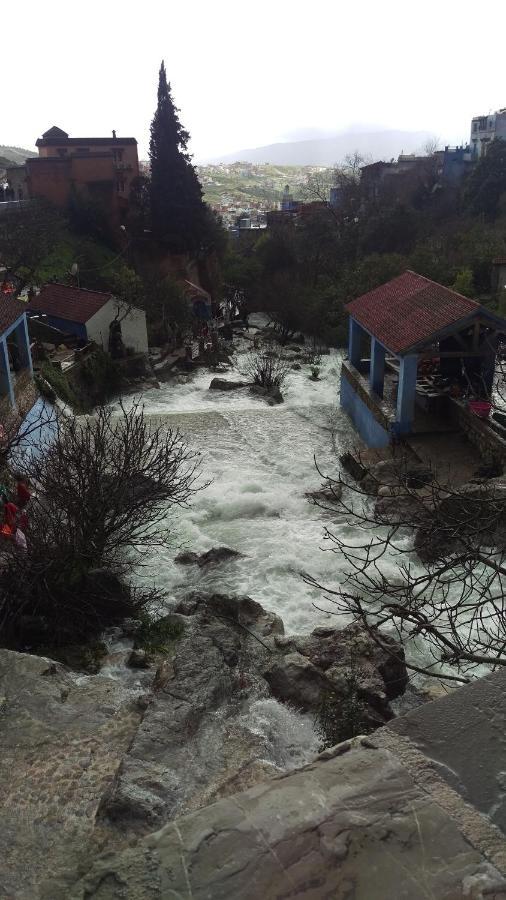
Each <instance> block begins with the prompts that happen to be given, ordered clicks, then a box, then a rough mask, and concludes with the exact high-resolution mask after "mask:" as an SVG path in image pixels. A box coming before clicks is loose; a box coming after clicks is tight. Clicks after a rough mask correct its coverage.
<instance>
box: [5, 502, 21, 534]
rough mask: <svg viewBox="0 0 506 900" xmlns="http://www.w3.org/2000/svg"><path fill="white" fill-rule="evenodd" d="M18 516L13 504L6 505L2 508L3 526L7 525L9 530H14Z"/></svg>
mask: <svg viewBox="0 0 506 900" xmlns="http://www.w3.org/2000/svg"><path fill="white" fill-rule="evenodd" d="M17 514H18V508H17V506H16V504H15V503H11V502H9V503H6V504H5V506H4V524H5V525H8V526H9V528H14V526H15V524H16V517H17Z"/></svg>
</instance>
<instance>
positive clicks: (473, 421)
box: [453, 401, 506, 464]
mask: <svg viewBox="0 0 506 900" xmlns="http://www.w3.org/2000/svg"><path fill="white" fill-rule="evenodd" d="M453 409H454V415H455V419H456V421H457V424H458V426H459V428H461V429H462V431H463V433H464V434H465V436H466V438H467V439H468V441H470V442H471V444H473V446H474V447H476V449H477V450H478V452H479V453H480V454H481V456H482V458H483V461H484V463H491V462H493V461H498V462H502V463H503V464H506V441H505V440H504V439H503V438H502V437H501V436H500V435H499V434H498V433H497V432H496V431H494V430H493V428H491V426H490V425H489V424H488V423H487V421H486V420H482V419H479V418H478V416H475V414H474V413H472V412H471V411H470V410H469V409H468V408H467V406H465V405H464V404H463V403H459V402H457V401H454V404H453Z"/></svg>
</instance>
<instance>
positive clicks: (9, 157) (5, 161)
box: [0, 144, 38, 167]
mask: <svg viewBox="0 0 506 900" xmlns="http://www.w3.org/2000/svg"><path fill="white" fill-rule="evenodd" d="M29 156H38V153H35V151H34V150H23V147H7V146H5V145H3V144H0V158H1V164H2V167H4V166H5V165H8V166H13V165H18V166H22V165H23V163H24V161H25V159H28V157H29Z"/></svg>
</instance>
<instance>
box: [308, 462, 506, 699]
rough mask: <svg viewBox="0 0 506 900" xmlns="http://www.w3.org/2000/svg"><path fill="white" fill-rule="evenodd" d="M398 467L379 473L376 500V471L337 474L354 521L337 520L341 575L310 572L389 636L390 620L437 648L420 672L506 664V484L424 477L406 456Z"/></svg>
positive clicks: (329, 533)
mask: <svg viewBox="0 0 506 900" xmlns="http://www.w3.org/2000/svg"><path fill="white" fill-rule="evenodd" d="M393 473H394V469H393V468H392V469H391V472H390V476H389V477H388V479H381V478H380V479H377V480H376V484H375V489H376V491H377V492H378V493H379V495H380V496H379V497H378V498H377V499H376V500H373V499H371V497H370V496H369V493H368V491H369V489H370V486H371V483H370V480H369V484H368V485H367V490H366V489H365V488H364V486H363V485H364V482H363V481H362V482H358V483H357V482H355V481H353V480H352V479H351V478H348V477H344V476H343V475H342V474H341V475H340V476H339V477H338V478H337V479H335V480H333V481H332V480H330V483H331V485H332V484H333V485H334V486H335V492H334V493H335V503H333V504H332V506H333V512H334V514H335V511H336V509H337V514H338V516H339V517H340V519H341V521H342V523H343V525H344V527H343V528H342V529H340V530H339V531H338V530H337V529H332V528H327V529H326V530H325V542H326V544H327V547H326V549H329V550H330V551H331V552H332V553H335V554H337V556H338V557H339V565H340V569H341V571H342V575H341V578H340V582H341V584H340V587H339V588H337V589H329V588H328V587H326V586H325V585H323V584H321V583H319V582H318V580H317V579H315V578H313V577H311V576H310V575H306V576H305V580H306V581H307V582H308V583H309V584H311V585H312V586H315V587H317V588H319V589H321V590H322V592H323V594H324V596H325V598H326V601H327V603H328V605H329V609H330V611H334V612H335V613H336V614H337V613H339V614H346V615H349V614H351V616H352V618H353V620H354V621H358V622H360V623H361V624H362V625H363V626H364V627H365V628H366V630H367V631H368V633H369V634H370V635H371V637H372V638H373V639H374V640H376V641H377V643H379V644H380V645H381V634H382V629H383V630H385V629H386V631H388V632H390V633H394V634H395V636H396V637H397V639H399V640H400V641H404V642H406V641H407V642H411V645H412V646H413V647H414V648H417V647H418V649H421V650H422V657H424V656H425V658H427V654H429V655H430V656H431V657H432V661H431V659H430V658H429V659H428V661H427V663H425V662H421V663H420V664H415V662H414V661H411V662H409V663H408V664H409V666H410V668H411V669H413V670H414V671H417V672H422V673H424V674H428V675H435V674H437V675H438V677H440V676H441V673H443V674H444V677H445V678H447V679H450V680H456V681H466V680H468V679H469V673H470V672H471V671H472V670H473V669H475V668H476V667H478V666H481V665H485V666H490V667H492V668H495V667H497V666H504V665H506V606H505V594H506V485H504V486H501V484H497V483H496V482H491V481H489V482H487V481H486V480H485V479H481V478H476V479H475V481H474V483H471V484H469V485H467V486H466V487H465V489H464V490H463V489H457V488H454V487H452V485H451V483H449V481H448V480H447V479H446V478H443V477H442V476H437V475H436V474H435V473H432V474H431V477H430V478H429V479H427V478H426V477H425V474H426V473H422V474H423V475H424V477H423V478H422V477H417V473H416V471H412V469H410V466H409V464H408V463H407V462H406V461H405V460H402V459H401V458H399V459H398V460H397V463H396V471H395V473H394V474H393ZM320 474H321V473H320ZM427 482H428V483H427ZM366 483H367V482H366ZM382 488H384V490H382ZM320 505H322V504H320ZM346 526H349V527H346ZM350 529H351V530H350ZM378 625H379V626H381V627H380V629H379V630H378V629H377V626H378ZM452 669H453V670H454V673H453V674H452V671H451V670H452Z"/></svg>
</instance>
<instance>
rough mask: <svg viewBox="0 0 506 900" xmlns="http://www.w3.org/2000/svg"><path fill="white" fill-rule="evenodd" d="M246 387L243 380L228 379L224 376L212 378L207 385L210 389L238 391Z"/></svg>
mask: <svg viewBox="0 0 506 900" xmlns="http://www.w3.org/2000/svg"><path fill="white" fill-rule="evenodd" d="M245 387H248V384H247V382H245V381H229V380H228V379H226V378H213V380H212V381H211V384H210V385H209V390H210V391H238V390H240V389H241V388H245Z"/></svg>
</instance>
